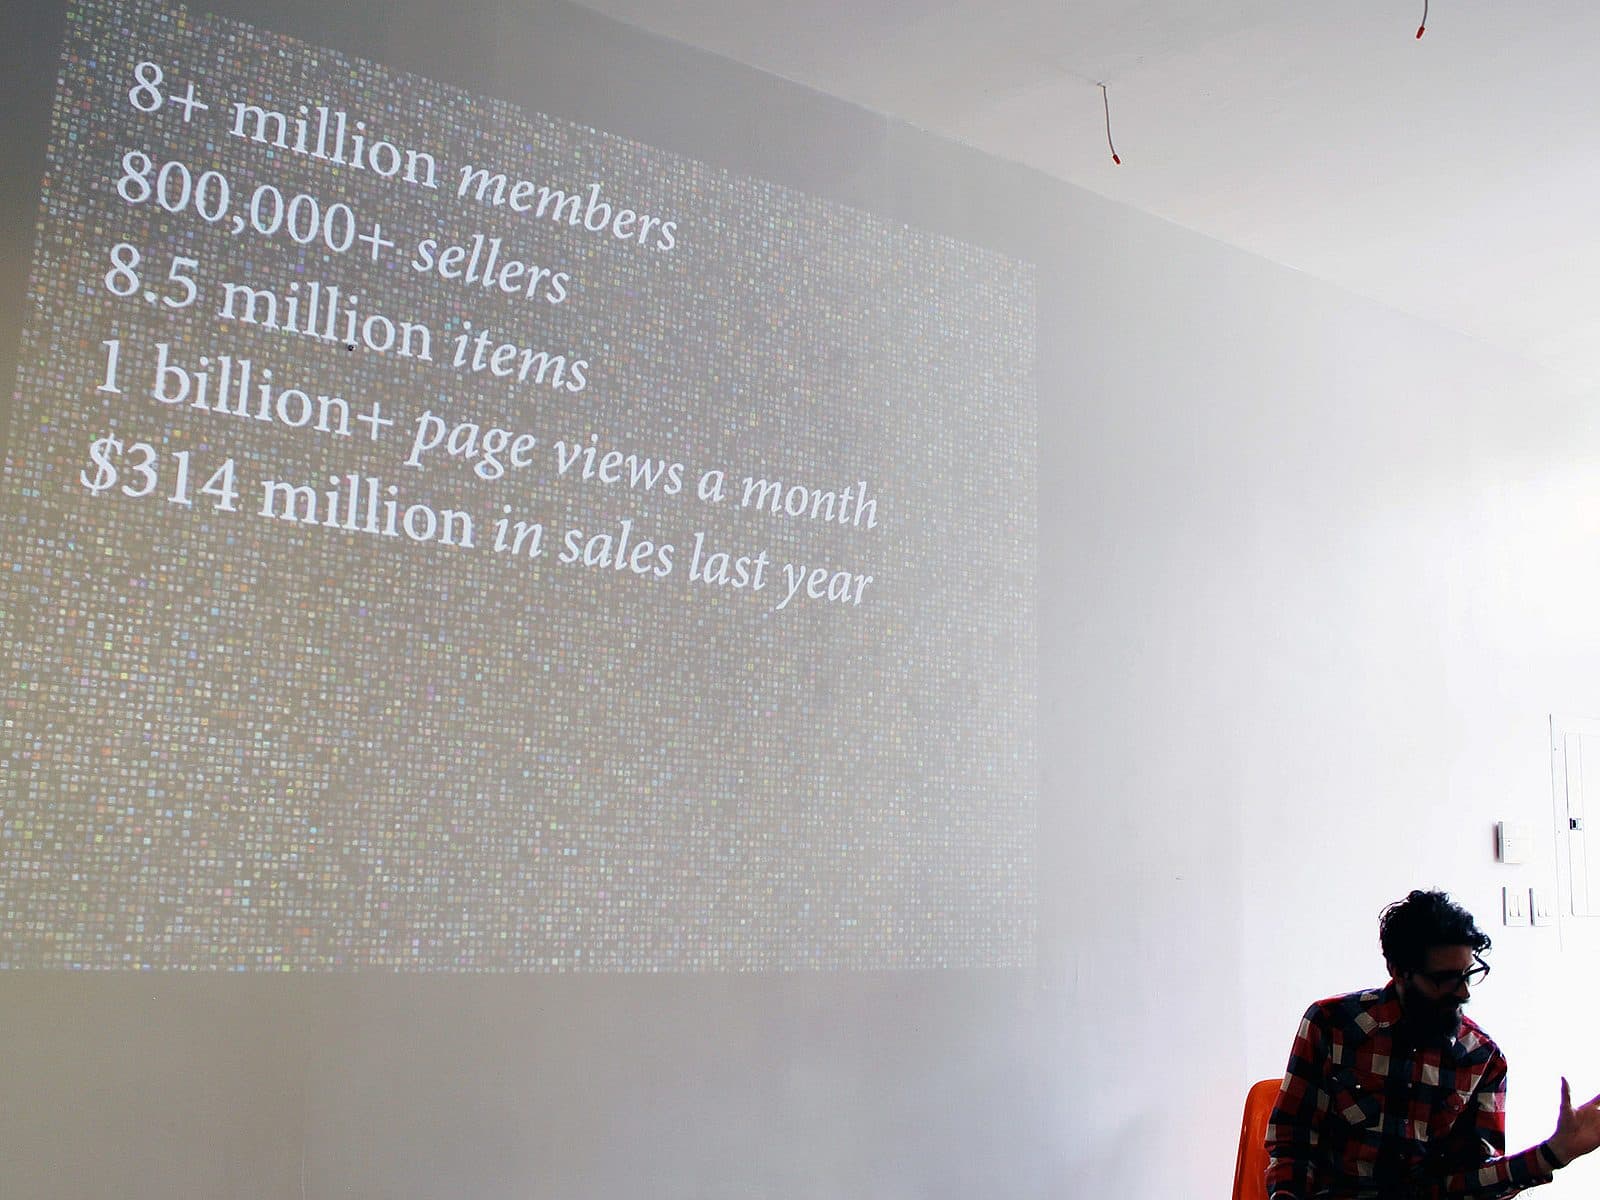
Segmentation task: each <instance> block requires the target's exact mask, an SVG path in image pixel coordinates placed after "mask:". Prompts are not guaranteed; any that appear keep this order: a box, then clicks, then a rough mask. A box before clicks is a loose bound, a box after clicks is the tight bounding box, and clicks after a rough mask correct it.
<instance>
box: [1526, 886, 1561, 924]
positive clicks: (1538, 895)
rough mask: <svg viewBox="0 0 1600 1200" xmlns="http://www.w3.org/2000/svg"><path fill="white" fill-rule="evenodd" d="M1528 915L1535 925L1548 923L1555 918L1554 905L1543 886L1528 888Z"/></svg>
mask: <svg viewBox="0 0 1600 1200" xmlns="http://www.w3.org/2000/svg"><path fill="white" fill-rule="evenodd" d="M1528 917H1529V919H1530V920H1531V921H1532V922H1533V923H1534V924H1535V925H1549V924H1552V923H1553V922H1554V921H1555V919H1556V906H1555V903H1554V901H1552V900H1551V898H1550V893H1549V892H1548V891H1546V890H1545V889H1544V888H1529V889H1528Z"/></svg>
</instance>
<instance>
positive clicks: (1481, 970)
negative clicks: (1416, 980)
mask: <svg viewBox="0 0 1600 1200" xmlns="http://www.w3.org/2000/svg"><path fill="white" fill-rule="evenodd" d="M1472 963H1473V965H1472V966H1470V967H1468V968H1467V969H1466V970H1465V971H1412V972H1410V974H1412V975H1420V976H1422V978H1424V979H1426V980H1427V981H1428V982H1429V983H1431V984H1433V986H1434V987H1436V988H1440V989H1448V990H1450V991H1455V989H1456V988H1458V987H1460V986H1461V985H1462V984H1463V983H1464V984H1466V985H1467V986H1468V987H1472V986H1473V985H1475V984H1479V983H1482V982H1483V980H1484V977H1485V976H1487V975H1488V974H1489V964H1488V963H1486V962H1484V961H1483V959H1481V958H1479V957H1478V956H1477V955H1476V954H1474V955H1473V956H1472Z"/></svg>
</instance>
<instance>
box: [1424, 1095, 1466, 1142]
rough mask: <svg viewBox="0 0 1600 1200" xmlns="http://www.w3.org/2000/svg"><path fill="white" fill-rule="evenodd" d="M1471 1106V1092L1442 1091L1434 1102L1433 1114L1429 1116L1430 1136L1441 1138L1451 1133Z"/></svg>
mask: <svg viewBox="0 0 1600 1200" xmlns="http://www.w3.org/2000/svg"><path fill="white" fill-rule="evenodd" d="M1471 1106H1472V1093H1471V1092H1458V1091H1454V1090H1452V1091H1447V1092H1441V1093H1440V1094H1439V1099H1438V1100H1437V1101H1436V1102H1435V1103H1434V1106H1433V1114H1432V1116H1430V1117H1429V1118H1428V1136H1429V1137H1430V1138H1439V1137H1443V1136H1444V1135H1445V1134H1447V1133H1449V1132H1450V1131H1451V1130H1452V1129H1454V1128H1455V1127H1456V1123H1457V1122H1458V1121H1460V1120H1461V1117H1462V1114H1463V1113H1465V1112H1466V1111H1467V1110H1468V1109H1469V1108H1470V1107H1471Z"/></svg>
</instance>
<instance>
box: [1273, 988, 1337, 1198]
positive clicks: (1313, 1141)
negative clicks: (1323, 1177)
mask: <svg viewBox="0 0 1600 1200" xmlns="http://www.w3.org/2000/svg"><path fill="white" fill-rule="evenodd" d="M1319 1015H1320V1014H1319V1012H1318V1009H1317V1006H1316V1005H1312V1006H1311V1007H1310V1008H1309V1009H1307V1010H1306V1015H1305V1016H1303V1017H1301V1018H1300V1029H1299V1031H1298V1032H1296V1034H1295V1035H1294V1046H1293V1048H1292V1049H1291V1050H1290V1051H1289V1065H1288V1068H1287V1069H1286V1070H1285V1071H1284V1074H1283V1087H1282V1088H1281V1089H1279V1091H1278V1103H1277V1104H1276V1105H1274V1106H1273V1109H1272V1116H1271V1118H1270V1119H1269V1120H1268V1122H1267V1197H1268V1200H1310V1197H1311V1193H1312V1192H1313V1190H1314V1189H1315V1187H1316V1182H1317V1163H1318V1154H1319V1150H1318V1147H1319V1144H1320V1142H1321V1140H1322V1123H1323V1121H1324V1120H1325V1119H1326V1117H1327V1113H1328V1097H1327V1091H1326V1089H1325V1088H1324V1087H1323V1080H1324V1078H1325V1075H1326V1066H1327V1063H1326V1058H1327V1050H1326V1045H1325V1037H1324V1033H1323V1030H1322V1027H1321V1023H1320V1020H1319Z"/></svg>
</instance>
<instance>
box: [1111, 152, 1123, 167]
mask: <svg viewBox="0 0 1600 1200" xmlns="http://www.w3.org/2000/svg"><path fill="white" fill-rule="evenodd" d="M1111 161H1112V162H1114V163H1116V164H1117V166H1119V167H1120V166H1121V165H1122V155H1120V154H1113V155H1112V156H1111Z"/></svg>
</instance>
